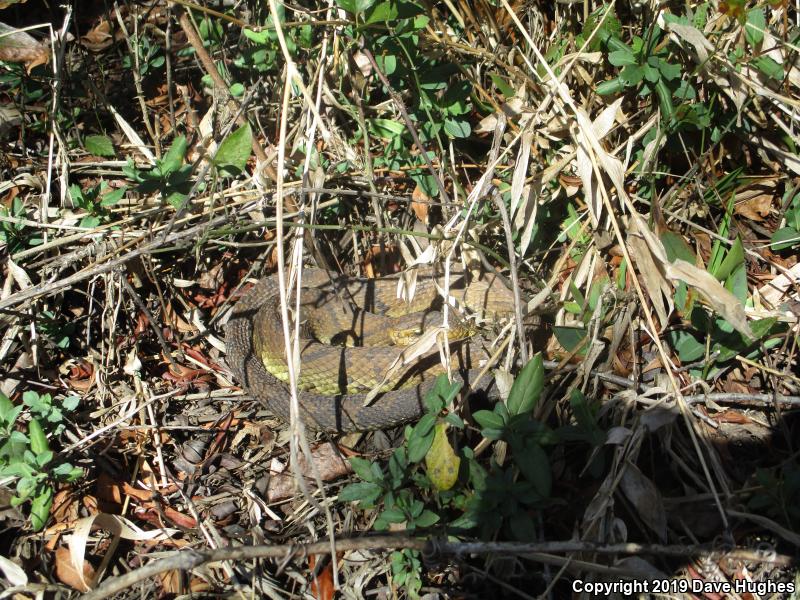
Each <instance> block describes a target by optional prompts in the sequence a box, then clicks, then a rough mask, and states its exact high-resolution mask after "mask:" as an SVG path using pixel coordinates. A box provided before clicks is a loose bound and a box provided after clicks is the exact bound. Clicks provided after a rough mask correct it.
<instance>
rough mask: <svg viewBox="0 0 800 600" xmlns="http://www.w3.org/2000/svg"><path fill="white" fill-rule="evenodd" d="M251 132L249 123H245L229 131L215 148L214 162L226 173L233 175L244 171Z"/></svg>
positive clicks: (249, 150)
mask: <svg viewBox="0 0 800 600" xmlns="http://www.w3.org/2000/svg"><path fill="white" fill-rule="evenodd" d="M252 144H253V132H252V130H251V129H250V123H245V124H244V125H242V126H241V127H239V128H238V129H237V130H236V131H233V132H231V133H230V134H229V135H228V136H227V137H226V138H225V139H224V140H222V143H221V144H220V145H219V148H218V149H217V153H216V155H215V156H214V164H216V165H217V168H219V169H220V171H222V172H223V173H225V174H226V175H230V176H232V177H235V176H237V175H239V174H240V173H241V172H242V171H244V168H245V166H246V165H247V159H248V158H250V153H251V152H252V149H253V146H252Z"/></svg>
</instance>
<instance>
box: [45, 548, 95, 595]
mask: <svg viewBox="0 0 800 600" xmlns="http://www.w3.org/2000/svg"><path fill="white" fill-rule="evenodd" d="M55 563H56V564H55V574H56V577H57V578H58V580H59V581H60V582H61V583H63V584H65V585H68V586H69V587H71V588H72V589H74V590H77V591H79V592H88V591H89V589H91V588H89V586H88V585H87V583H86V582H88V581H93V580H94V576H95V570H94V567H93V566H92V565H91V563H90V562H89V561H88V560H85V559H84V561H83V577H81V576H80V574H79V573H78V571H76V570H75V566H74V565H73V564H72V560H71V559H70V553H69V548H59V549H58V550H56V554H55Z"/></svg>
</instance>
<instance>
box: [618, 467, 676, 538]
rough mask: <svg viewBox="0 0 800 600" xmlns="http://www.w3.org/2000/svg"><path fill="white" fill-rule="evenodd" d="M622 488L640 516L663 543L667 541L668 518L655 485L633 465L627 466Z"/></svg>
mask: <svg viewBox="0 0 800 600" xmlns="http://www.w3.org/2000/svg"><path fill="white" fill-rule="evenodd" d="M620 488H621V489H622V492H623V493H624V494H625V496H626V497H627V498H628V500H629V501H630V502H631V504H633V506H634V508H636V510H637V511H638V513H639V516H640V517H641V518H642V520H643V521H644V522H645V523H646V524H647V526H648V527H649V528H650V529H651V530H652V531H653V532H654V533H655V534H656V535H657V536H658V538H659V540H661V541H662V542H663V541H665V540H666V539H667V516H666V512H665V511H664V503H663V501H662V500H661V494H660V493H659V492H658V488H657V487H656V486H655V484H654V483H653V482H652V481H650V479H648V478H647V477H646V476H645V475H644V473H642V472H641V471H640V470H639V468H638V467H637V466H636V465H634V464H633V463H628V464H627V465H625V472H624V473H623V474H622V479H621V481H620Z"/></svg>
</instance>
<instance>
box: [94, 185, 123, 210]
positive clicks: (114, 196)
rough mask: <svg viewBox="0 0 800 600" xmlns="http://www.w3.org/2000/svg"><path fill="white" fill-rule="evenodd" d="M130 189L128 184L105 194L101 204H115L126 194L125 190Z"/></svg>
mask: <svg viewBox="0 0 800 600" xmlns="http://www.w3.org/2000/svg"><path fill="white" fill-rule="evenodd" d="M127 191H128V187H127V186H122V187H121V188H119V189H118V190H114V191H113V192H108V193H107V194H105V195H103V197H102V198H101V199H100V206H115V205H116V204H117V203H118V202H119V201H120V200H122V197H123V196H124V195H125V192H127Z"/></svg>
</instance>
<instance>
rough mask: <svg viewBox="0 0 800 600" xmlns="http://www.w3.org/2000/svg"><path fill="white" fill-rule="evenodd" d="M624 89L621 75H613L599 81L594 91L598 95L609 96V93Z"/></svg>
mask: <svg viewBox="0 0 800 600" xmlns="http://www.w3.org/2000/svg"><path fill="white" fill-rule="evenodd" d="M624 89H625V80H624V79H622V78H621V77H615V78H614V79H609V80H608V81H603V82H602V83H599V84H598V85H597V87H596V88H595V89H594V91H595V92H596V93H597V95H598V96H609V95H611V94H619V93H620V92H621V91H622V90H624Z"/></svg>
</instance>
